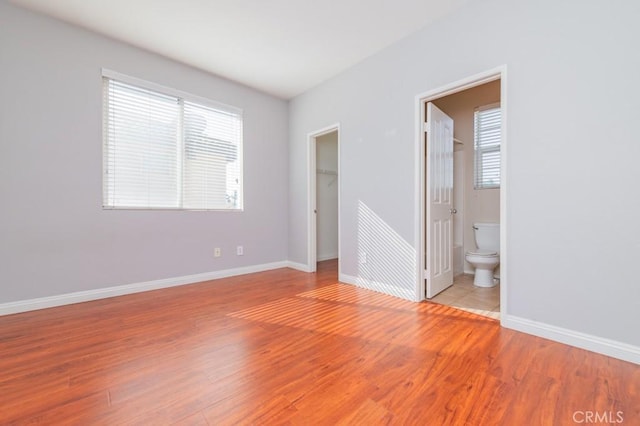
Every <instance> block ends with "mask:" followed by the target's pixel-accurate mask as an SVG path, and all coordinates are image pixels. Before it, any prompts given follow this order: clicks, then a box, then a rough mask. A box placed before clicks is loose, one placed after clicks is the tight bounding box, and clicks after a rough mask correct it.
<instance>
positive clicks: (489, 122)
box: [473, 104, 502, 189]
mask: <svg viewBox="0 0 640 426" xmlns="http://www.w3.org/2000/svg"><path fill="white" fill-rule="evenodd" d="M501 127H502V126H501V113H500V105H498V104H493V105H487V106H484V107H479V108H476V111H475V113H474V118H473V128H474V132H473V133H474V136H473V146H474V150H475V174H474V188H475V189H487V188H500V137H501V135H500V133H501Z"/></svg>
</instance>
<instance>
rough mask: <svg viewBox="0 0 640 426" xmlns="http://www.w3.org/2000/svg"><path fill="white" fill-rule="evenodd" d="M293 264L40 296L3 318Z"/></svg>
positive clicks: (1, 309) (1, 308)
mask: <svg viewBox="0 0 640 426" xmlns="http://www.w3.org/2000/svg"><path fill="white" fill-rule="evenodd" d="M289 263H290V262H286V261H282V262H273V263H264V264H261V265H252V266H244V267H241V268H233V269H225V270H222V271H213V272H205V273H202V274H194V275H185V276H182V277H174V278H165V279H161V280H153V281H146V282H141V283H134V284H126V285H119V286H114V287H105V288H99V289H95V290H87V291H78V292H75V293H67V294H60V295H56V296H48V297H39V298H37V299H29V300H19V301H16V302H9V303H2V304H0V315H10V314H17V313H20V312H27V311H34V310H37V309H45V308H53V307H55V306H62V305H70V304H72V303H80V302H88V301H90V300H98V299H106V298H108V297H115V296H122V295H125V294H133V293H140V292H143V291H150V290H158V289H161V288H167V287H175V286H180V285H186V284H193V283H198V282H202V281H209V280H215V279H219V278H226V277H233V276H236V275H244V274H251V273H254V272H263V271H269V270H272V269H278V268H286V267H290V265H289Z"/></svg>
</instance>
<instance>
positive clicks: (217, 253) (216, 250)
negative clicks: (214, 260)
mask: <svg viewBox="0 0 640 426" xmlns="http://www.w3.org/2000/svg"><path fill="white" fill-rule="evenodd" d="M220 256H222V250H220V247H216V248H214V249H213V257H220Z"/></svg>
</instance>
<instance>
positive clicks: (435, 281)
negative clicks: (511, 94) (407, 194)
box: [416, 66, 508, 317]
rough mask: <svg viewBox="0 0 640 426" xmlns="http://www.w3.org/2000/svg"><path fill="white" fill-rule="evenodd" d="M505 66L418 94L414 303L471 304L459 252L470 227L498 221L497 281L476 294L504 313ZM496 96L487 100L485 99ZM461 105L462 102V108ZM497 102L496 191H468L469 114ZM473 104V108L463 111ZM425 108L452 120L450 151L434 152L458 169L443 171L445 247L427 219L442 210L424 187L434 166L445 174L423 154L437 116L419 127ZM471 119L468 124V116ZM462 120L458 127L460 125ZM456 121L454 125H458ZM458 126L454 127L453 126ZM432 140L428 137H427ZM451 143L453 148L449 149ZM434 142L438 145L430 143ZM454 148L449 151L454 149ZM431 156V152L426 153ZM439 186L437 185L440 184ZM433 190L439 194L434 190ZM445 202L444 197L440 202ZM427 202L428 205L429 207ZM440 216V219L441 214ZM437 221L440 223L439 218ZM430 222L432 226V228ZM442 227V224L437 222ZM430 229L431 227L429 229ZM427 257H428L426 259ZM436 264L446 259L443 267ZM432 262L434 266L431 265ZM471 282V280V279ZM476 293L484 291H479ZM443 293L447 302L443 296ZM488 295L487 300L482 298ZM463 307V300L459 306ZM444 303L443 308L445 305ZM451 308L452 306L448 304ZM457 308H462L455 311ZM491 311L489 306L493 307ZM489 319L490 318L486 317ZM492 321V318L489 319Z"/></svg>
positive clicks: (470, 243)
mask: <svg viewBox="0 0 640 426" xmlns="http://www.w3.org/2000/svg"><path fill="white" fill-rule="evenodd" d="M505 89H506V67H504V66H503V67H500V68H497V69H495V70H491V71H488V72H485V73H482V74H479V75H476V76H472V77H469V78H467V79H464V80H461V81H458V82H455V83H452V84H450V85H447V86H445V87H442V88H440V89H436V90H434V91H431V92H429V93H425V94H423V95H419V96H417V97H416V100H417V111H418V114H419V115H418V118H419V123H418V127H419V133H418V136H417V137H416V152H417V159H418V162H419V164H418V170H419V173H418V175H419V176H418V177H417V179H419V180H418V182H417V186H418V188H419V191H420V201H419V203H418V204H419V205H418V206H417V209H418V210H419V214H418V215H417V217H418V218H419V219H417V220H418V221H419V223H418V224H417V228H418V229H419V236H418V238H417V240H418V239H419V240H420V241H419V245H418V247H419V248H420V249H419V250H418V251H419V253H418V258H417V264H418V265H419V267H418V268H419V270H418V277H419V278H418V284H417V286H416V288H417V295H416V296H417V297H416V298H417V299H418V300H424V299H426V298H429V299H431V300H434V299H433V298H434V297H435V298H438V296H437V294H438V293H440V291H442V290H444V291H443V292H442V293H440V294H441V296H440V297H439V298H440V299H444V300H447V299H449V300H453V299H455V298H456V297H458V298H459V299H463V296H467V302H468V301H469V300H474V297H475V296H476V295H475V293H473V294H472V292H471V290H474V286H473V285H471V286H469V282H470V281H469V276H470V275H469V274H472V273H473V267H472V266H471V264H469V263H467V262H466V261H465V258H464V254H465V251H467V250H473V249H474V248H475V245H474V234H473V230H472V229H473V228H472V226H473V222H499V223H500V266H499V268H498V269H497V270H496V272H497V280H496V282H499V286H497V287H496V288H494V289H493V290H486V291H484V293H487V295H481V297H479V298H482V297H484V298H485V299H490V298H491V297H494V298H495V300H497V302H498V304H499V311H500V312H505V311H506V291H507V282H506V277H507V275H506V270H507V254H508V253H507V247H506V240H507V238H506V236H507V219H508V218H507V216H506V195H507V192H506V183H507V176H506V139H507V138H506V92H505ZM492 96H493V97H497V99H496V98H491V97H492ZM465 102H466V103H465ZM494 102H497V103H498V104H499V105H500V110H501V112H500V114H501V124H500V128H501V132H502V137H501V139H500V152H499V154H498V155H499V159H500V166H499V171H500V177H501V182H500V184H499V188H498V189H495V188H494V189H492V190H488V191H487V190H476V188H475V186H474V179H475V178H476V177H475V173H474V165H475V163H474V161H475V160H474V135H473V127H474V125H473V117H474V115H473V109H474V108H476V109H477V107H483V106H484V105H486V104H491V103H494ZM469 105H473V106H471V107H470V106H469ZM465 108H466V110H465V114H466V115H462V112H461V110H462V109H465ZM469 108H471V113H470V114H471V115H469ZM429 109H437V110H438V111H440V110H442V111H440V112H444V117H446V118H449V117H448V116H449V115H451V116H452V117H453V123H454V124H453V126H452V127H453V134H452V135H451V136H450V139H451V146H450V147H449V148H447V149H448V151H445V152H444V154H442V152H443V151H442V149H440V151H439V152H440V154H438V155H440V157H442V158H448V159H449V161H451V163H453V161H455V162H456V163H457V164H455V165H456V166H458V168H456V167H453V173H452V172H451V171H449V172H448V173H449V174H451V176H450V177H449V176H445V177H444V178H442V179H444V181H445V182H447V181H448V179H451V182H452V186H453V188H451V189H452V194H451V202H450V204H449V205H448V206H446V207H447V209H446V210H447V211H449V212H451V216H450V218H451V220H450V225H449V226H450V228H449V229H450V232H449V234H450V235H448V236H447V237H448V238H450V240H449V241H450V243H449V244H444V243H443V242H442V241H441V240H442V238H443V236H446V234H445V233H438V232H434V229H435V230H437V229H438V226H439V224H438V223H435V222H433V217H436V216H437V215H438V214H440V213H433V212H438V209H440V210H442V209H441V207H442V206H438V205H435V206H434V205H433V201H434V198H433V196H432V194H431V193H430V191H432V190H433V188H432V187H430V185H433V178H432V181H431V183H429V177H430V176H431V174H432V173H433V171H434V167H440V168H441V170H440V171H442V170H444V169H446V168H447V167H448V166H446V164H445V163H442V164H444V165H440V166H438V165H434V164H433V160H432V159H430V157H429V153H430V150H432V149H433V142H432V145H431V146H427V139H428V138H429V137H430V136H431V135H429V133H428V131H431V132H432V134H434V133H437V132H436V131H435V130H434V129H430V127H433V126H434V123H436V121H437V120H436V119H438V116H437V115H434V117H436V119H434V120H432V121H433V123H430V124H425V121H427V120H426V117H427V112H428V110H429ZM469 116H470V117H471V118H470V119H469V118H468V117H469ZM462 117H464V122H463V120H462ZM469 120H471V121H469ZM458 121H460V123H458ZM458 124H460V125H458ZM425 132H426V133H425ZM431 138H432V139H433V136H431ZM453 139H455V140H456V143H455V144H453ZM435 143H438V141H437V140H435ZM454 147H455V149H454ZM432 155H433V153H432ZM460 164H463V165H464V164H466V167H464V170H460V169H459V167H460ZM460 180H462V181H463V182H464V184H463V185H459V183H460ZM441 186H442V185H441ZM439 191H442V190H441V189H439ZM445 198H446V197H445ZM429 203H432V205H430V204H429ZM474 203H476V204H475V205H474ZM445 216H446V215H445ZM440 219H441V220H442V218H440ZM432 222H433V223H432ZM443 223H444V221H443ZM430 226H431V228H430ZM438 247H445V248H446V249H447V251H446V252H442V253H440V252H438ZM430 256H431V257H430ZM442 259H448V260H449V264H448V265H446V264H445V263H443V261H442ZM434 263H435V266H434ZM443 265H445V266H447V267H448V268H450V271H449V272H450V275H449V277H450V278H449V277H447V279H448V280H449V281H447V279H445V281H446V282H444V283H443V278H442V275H443V274H440V275H438V273H441V272H442V269H443V268H442V266H443ZM454 275H455V276H456V279H455V280H456V282H457V283H458V287H461V286H462V288H457V289H456V290H454V289H453V288H451V289H450V290H446V288H448V287H450V286H451V284H453V282H454ZM471 280H473V278H472V277H471ZM480 290H481V291H482V290H484V289H480ZM447 292H449V296H448V297H444V295H445V294H446V293H447ZM489 293H492V295H491V296H488V294H489ZM463 302H464V301H463ZM478 303H479V304H480V305H482V306H479V308H478V310H479V311H484V312H488V311H490V310H495V309H488V308H487V304H490V303H491V302H490V301H485V302H484V303H481V302H478ZM445 304H449V303H445ZM452 305H454V306H455V304H453V303H452ZM458 307H462V306H458ZM494 308H495V306H494ZM488 316H493V315H488ZM494 317H495V316H494Z"/></svg>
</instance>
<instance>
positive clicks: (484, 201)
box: [433, 81, 500, 273]
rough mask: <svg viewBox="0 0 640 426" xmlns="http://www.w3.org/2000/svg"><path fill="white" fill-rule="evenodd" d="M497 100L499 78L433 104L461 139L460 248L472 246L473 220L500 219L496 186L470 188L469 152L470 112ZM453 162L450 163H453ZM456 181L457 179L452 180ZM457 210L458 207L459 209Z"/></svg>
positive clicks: (471, 158) (471, 161)
mask: <svg viewBox="0 0 640 426" xmlns="http://www.w3.org/2000/svg"><path fill="white" fill-rule="evenodd" d="M497 102H500V81H492V82H490V83H487V84H483V85H481V86H478V87H474V88H472V89H469V90H465V91H463V92H459V93H455V94H453V95H449V96H446V97H444V98H441V99H437V100H435V101H434V102H433V103H434V104H435V105H436V106H438V108H440V109H441V110H442V111H444V112H445V113H446V114H447V115H449V116H450V117H451V118H452V119H453V122H454V128H453V129H454V130H453V131H454V136H455V137H456V138H457V139H459V140H461V141H462V142H463V144H464V145H463V151H464V161H463V163H464V164H463V166H464V173H463V175H464V176H463V186H464V187H463V188H455V191H454V199H456V197H455V195H456V194H457V192H458V191H460V190H462V192H463V194H464V196H463V197H464V201H463V208H462V209H461V210H462V215H461V216H462V218H461V217H456V218H454V220H457V221H458V224H459V221H462V222H463V223H462V226H456V222H454V232H456V231H458V230H460V229H462V233H463V235H462V238H460V237H459V236H458V235H454V240H456V241H459V240H462V241H463V244H464V251H465V252H466V251H467V250H470V249H473V248H475V247H476V245H475V241H474V236H473V229H472V228H471V227H472V226H473V223H474V222H500V189H474V187H473V174H474V166H473V164H474V152H473V113H474V109H475V108H476V107H479V106H483V105H488V104H492V103H497ZM455 164H457V163H454V165H455ZM455 183H456V184H457V183H458V182H455ZM459 210H460V209H459ZM464 271H465V272H466V273H473V267H472V266H471V265H470V264H469V263H468V262H466V261H465V263H464Z"/></svg>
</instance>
